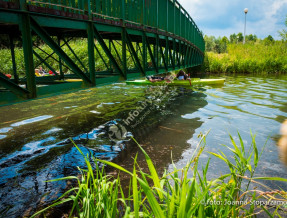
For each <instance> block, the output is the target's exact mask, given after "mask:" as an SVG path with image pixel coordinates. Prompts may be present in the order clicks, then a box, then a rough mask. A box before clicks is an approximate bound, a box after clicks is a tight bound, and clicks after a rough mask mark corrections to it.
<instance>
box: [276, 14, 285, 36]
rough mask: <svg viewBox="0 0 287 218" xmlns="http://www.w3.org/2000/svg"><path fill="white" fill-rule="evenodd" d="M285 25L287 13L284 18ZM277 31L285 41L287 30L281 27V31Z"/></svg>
mask: <svg viewBox="0 0 287 218" xmlns="http://www.w3.org/2000/svg"><path fill="white" fill-rule="evenodd" d="M285 26H286V27H287V15H286V20H285ZM278 33H279V35H280V37H281V39H282V40H283V41H287V30H285V29H283V30H282V31H278Z"/></svg>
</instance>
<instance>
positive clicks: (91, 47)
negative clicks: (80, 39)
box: [87, 22, 96, 86]
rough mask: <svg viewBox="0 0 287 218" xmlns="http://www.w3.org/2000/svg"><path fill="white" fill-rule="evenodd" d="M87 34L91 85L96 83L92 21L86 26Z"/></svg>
mask: <svg viewBox="0 0 287 218" xmlns="http://www.w3.org/2000/svg"><path fill="white" fill-rule="evenodd" d="M87 35H88V55H89V73H90V80H91V82H92V85H93V86H95V85H96V69H95V67H96V66H95V36H94V27H93V23H92V22H89V23H88V28H87Z"/></svg>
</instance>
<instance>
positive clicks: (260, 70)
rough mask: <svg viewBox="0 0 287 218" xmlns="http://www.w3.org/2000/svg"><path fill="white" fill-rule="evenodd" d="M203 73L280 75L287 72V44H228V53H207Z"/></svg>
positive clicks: (278, 42)
mask: <svg viewBox="0 0 287 218" xmlns="http://www.w3.org/2000/svg"><path fill="white" fill-rule="evenodd" d="M202 70H203V71H205V72H209V73H211V74H218V73H236V74H280V73H286V72H287V43H286V42H285V43H284V42H280V41H276V42H273V43H270V44H264V43H262V42H260V43H247V44H245V45H243V44H228V45H227V53H222V54H217V53H214V52H207V53H206V56H205V61H204V66H203V69H202Z"/></svg>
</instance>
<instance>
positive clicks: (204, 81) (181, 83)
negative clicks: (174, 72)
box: [126, 78, 225, 86]
mask: <svg viewBox="0 0 287 218" xmlns="http://www.w3.org/2000/svg"><path fill="white" fill-rule="evenodd" d="M224 82H225V79H199V78H193V79H191V80H190V81H188V80H173V81H172V82H171V83H167V82H166V81H158V82H150V81H148V80H134V81H126V84H129V85H141V86H142V85H163V84H165V85H168V86H190V84H191V85H223V84H224Z"/></svg>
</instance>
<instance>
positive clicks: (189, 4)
mask: <svg viewBox="0 0 287 218" xmlns="http://www.w3.org/2000/svg"><path fill="white" fill-rule="evenodd" d="M179 2H180V3H181V5H182V6H183V7H184V8H185V9H186V10H187V12H188V13H189V14H190V15H191V17H192V18H193V20H194V21H195V22H196V24H197V25H198V27H199V29H200V30H202V31H203V33H204V34H206V35H214V36H216V37H217V36H229V35H230V34H232V33H238V32H243V31H244V12H243V10H244V8H248V9H249V12H248V14H247V29H246V34H256V35H257V36H258V37H259V38H265V37H267V36H268V35H271V36H273V37H274V38H276V39H279V35H278V30H282V29H283V28H285V26H284V22H285V19H286V15H287V0H179Z"/></svg>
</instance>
